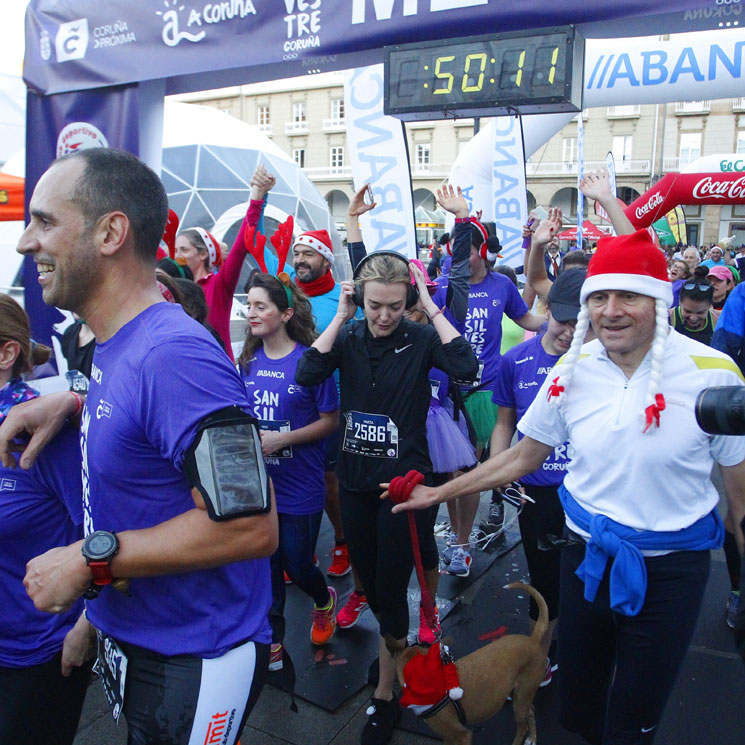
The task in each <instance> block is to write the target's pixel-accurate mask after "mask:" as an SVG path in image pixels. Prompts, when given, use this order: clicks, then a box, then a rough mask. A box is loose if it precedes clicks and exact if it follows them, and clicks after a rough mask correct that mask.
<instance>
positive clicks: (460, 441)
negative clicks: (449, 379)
mask: <svg viewBox="0 0 745 745" xmlns="http://www.w3.org/2000/svg"><path fill="white" fill-rule="evenodd" d="M427 443H428V444H429V457H430V459H431V461H432V470H433V471H434V472H435V473H452V472H453V471H458V470H460V469H461V468H468V466H473V465H474V464H475V463H476V452H475V450H474V448H473V445H472V444H471V441H470V440H469V439H468V427H467V426H466V422H465V420H464V418H463V415H462V414H461V416H460V418H459V420H458V421H457V422H456V421H455V420H454V419H453V417H452V415H451V414H450V412H449V411H448V410H447V409H445V408H444V407H442V406H439V405H430V407H429V411H428V412H427Z"/></svg>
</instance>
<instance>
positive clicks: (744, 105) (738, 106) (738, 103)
mask: <svg viewBox="0 0 745 745" xmlns="http://www.w3.org/2000/svg"><path fill="white" fill-rule="evenodd" d="M732 111H745V98H733V99H732Z"/></svg>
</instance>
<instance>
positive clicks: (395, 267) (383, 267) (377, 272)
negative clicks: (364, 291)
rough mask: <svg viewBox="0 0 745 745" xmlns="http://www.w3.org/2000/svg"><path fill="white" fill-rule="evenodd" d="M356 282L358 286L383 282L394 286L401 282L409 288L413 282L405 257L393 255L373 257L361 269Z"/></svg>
mask: <svg viewBox="0 0 745 745" xmlns="http://www.w3.org/2000/svg"><path fill="white" fill-rule="evenodd" d="M355 281H356V282H357V284H358V285H364V284H365V283H367V282H381V283H382V284H384V285H392V284H397V283H399V282H400V283H401V284H404V285H407V286H408V285H409V283H410V282H411V274H410V273H409V266H408V264H407V263H406V259H404V257H403V256H401V257H400V258H399V257H397V256H393V255H392V254H382V255H380V256H375V255H372V256H371V257H370V258H369V259H366V260H365V263H364V264H363V265H362V266H361V267H360V270H359V274H358V275H357V277H355Z"/></svg>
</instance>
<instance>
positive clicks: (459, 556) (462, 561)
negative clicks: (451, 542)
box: [448, 546, 473, 577]
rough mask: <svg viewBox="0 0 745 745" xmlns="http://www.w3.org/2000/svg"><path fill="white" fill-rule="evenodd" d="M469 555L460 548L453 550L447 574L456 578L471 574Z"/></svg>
mask: <svg viewBox="0 0 745 745" xmlns="http://www.w3.org/2000/svg"><path fill="white" fill-rule="evenodd" d="M472 561H473V559H472V558H471V554H470V553H469V552H468V551H466V549H464V548H462V547H461V546H457V547H456V548H454V549H453V554H452V556H451V558H450V563H449V564H448V574H454V575H455V576H456V577H467V576H468V575H469V574H470V573H471V562H472Z"/></svg>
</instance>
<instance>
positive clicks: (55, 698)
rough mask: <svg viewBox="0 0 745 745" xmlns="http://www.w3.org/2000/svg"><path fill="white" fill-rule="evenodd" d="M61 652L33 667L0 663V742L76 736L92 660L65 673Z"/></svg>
mask: <svg viewBox="0 0 745 745" xmlns="http://www.w3.org/2000/svg"><path fill="white" fill-rule="evenodd" d="M61 657H62V653H61V652H58V653H57V654H56V655H55V656H54V657H52V659H51V660H49V662H44V663H42V664H41V665H33V666H31V667H21V668H14V667H0V745H20V744H21V743H38V744H39V745H41V743H54V744H55V745H70V743H72V741H73V740H74V739H75V732H76V731H77V729H78V721H79V719H80V712H81V710H82V708H83V701H84V699H85V692H86V690H87V689H88V682H89V681H90V677H91V663H86V664H84V665H83V666H82V667H75V668H73V670H72V673H71V674H70V677H69V678H64V677H62V673H61V672H60V660H61Z"/></svg>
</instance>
